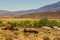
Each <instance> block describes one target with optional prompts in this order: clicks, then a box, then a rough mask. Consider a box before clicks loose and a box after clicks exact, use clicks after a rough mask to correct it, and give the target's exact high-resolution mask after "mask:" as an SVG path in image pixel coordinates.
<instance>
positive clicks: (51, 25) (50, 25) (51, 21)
mask: <svg viewBox="0 0 60 40" xmlns="http://www.w3.org/2000/svg"><path fill="white" fill-rule="evenodd" d="M53 26H57V21H56V20H50V21H49V27H53Z"/></svg>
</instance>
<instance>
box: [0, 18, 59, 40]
mask: <svg viewBox="0 0 60 40" xmlns="http://www.w3.org/2000/svg"><path fill="white" fill-rule="evenodd" d="M0 20H3V21H4V22H6V21H20V20H39V19H0ZM51 20H53V19H51ZM58 20H59V19H58ZM24 29H25V28H22V27H19V28H18V31H10V30H1V28H0V40H60V29H45V28H26V29H31V30H36V31H38V33H37V34H35V33H29V32H28V33H24V32H23V30H24Z"/></svg>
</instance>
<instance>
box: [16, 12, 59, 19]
mask: <svg viewBox="0 0 60 40" xmlns="http://www.w3.org/2000/svg"><path fill="white" fill-rule="evenodd" d="M17 17H18V18H33V19H34V18H49V19H60V12H35V13H31V14H25V15H20V16H17Z"/></svg>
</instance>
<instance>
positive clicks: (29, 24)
mask: <svg viewBox="0 0 60 40" xmlns="http://www.w3.org/2000/svg"><path fill="white" fill-rule="evenodd" d="M43 26H47V27H54V26H57V27H60V21H57V20H48V19H46V18H44V19H40V20H38V21H29V20H23V21H19V22H17V21H14V22H12V21H11V22H7V23H5V24H4V22H3V21H1V20H0V27H36V28H41V27H43Z"/></svg>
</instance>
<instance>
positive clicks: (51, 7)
mask: <svg viewBox="0 0 60 40" xmlns="http://www.w3.org/2000/svg"><path fill="white" fill-rule="evenodd" d="M56 11H60V2H57V3H54V4H50V5H46V6H43V7H41V8H38V9H31V10H24V11H14V12H11V11H6V10H0V14H8V15H13V16H17V15H23V14H31V13H35V12H56Z"/></svg>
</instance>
